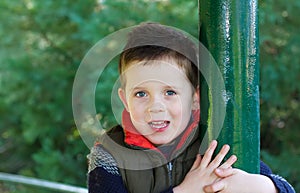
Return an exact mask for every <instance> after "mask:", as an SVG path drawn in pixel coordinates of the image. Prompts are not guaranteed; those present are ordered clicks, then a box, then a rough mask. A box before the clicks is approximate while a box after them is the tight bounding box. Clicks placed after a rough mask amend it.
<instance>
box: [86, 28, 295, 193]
mask: <svg viewBox="0 0 300 193" xmlns="http://www.w3.org/2000/svg"><path fill="white" fill-rule="evenodd" d="M160 45H164V46H160ZM196 56H197V53H196V49H195V48H194V45H193V43H192V42H191V41H190V40H189V39H188V38H186V37H185V36H184V35H183V34H182V33H181V32H178V31H176V30H174V29H172V28H169V27H166V26H162V25H159V24H155V23H145V24H141V25H140V26H138V27H136V28H135V29H134V30H133V31H132V32H131V34H130V36H129V40H128V42H127V45H126V46H125V48H124V51H123V52H122V54H121V56H120V62H119V71H120V81H121V87H120V88H119V90H118V93H119V97H120V99H121V101H122V102H123V104H124V107H125V110H124V111H123V114H122V126H116V127H114V128H112V129H111V130H110V131H108V132H107V133H106V134H105V135H104V136H102V138H101V139H100V142H99V143H97V144H96V145H95V147H94V148H93V149H92V151H91V154H90V155H89V159H90V164H89V174H88V175H89V177H88V184H89V192H92V193H93V192H106V193H107V192H117V193H125V192H130V193H141V192H143V193H147V192H149V193H150V192H154V193H159V192H175V193H180V192H223V193H226V192H230V193H240V192H251V193H255V192H264V193H268V192H270V193H276V192H282V193H283V192H293V189H292V187H291V186H290V185H289V184H288V183H287V182H286V181H285V180H284V179H282V178H279V177H277V176H275V175H273V174H272V173H271V171H270V170H269V169H268V167H267V166H266V165H264V164H263V163H262V164H261V175H256V174H249V173H246V172H244V171H241V170H239V169H233V168H231V165H232V164H233V163H234V162H235V161H236V156H234V155H233V156H231V157H230V158H229V159H228V160H227V161H225V162H224V163H223V164H221V162H222V160H223V159H224V157H225V155H226V154H227V153H228V151H229V146H228V145H224V146H223V148H222V149H221V150H220V152H219V153H218V154H217V156H216V157H215V158H214V159H213V158H212V155H213V153H214V150H215V148H216V146H217V142H216V141H212V142H211V144H210V146H209V148H208V149H207V151H206V152H205V154H204V156H203V157H202V158H201V156H200V155H199V154H198V152H199V148H200V140H199V138H200V136H199V135H200V134H199V127H198V123H199V119H200V111H199V109H200V105H199V85H198V84H199V83H198V68H197V66H196V64H197V57H196Z"/></svg>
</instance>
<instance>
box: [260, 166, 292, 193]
mask: <svg viewBox="0 0 300 193" xmlns="http://www.w3.org/2000/svg"><path fill="white" fill-rule="evenodd" d="M260 174H261V175H264V176H267V177H269V178H270V179H271V180H272V181H273V183H274V185H275V186H276V188H277V190H278V192H279V193H295V190H294V188H293V187H292V185H291V184H290V183H289V182H288V181H287V180H286V179H284V178H283V177H281V176H279V175H277V174H273V172H272V170H271V168H270V167H269V166H268V165H267V164H265V163H264V162H262V161H260Z"/></svg>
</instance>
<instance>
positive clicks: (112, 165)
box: [87, 144, 120, 175]
mask: <svg viewBox="0 0 300 193" xmlns="http://www.w3.org/2000/svg"><path fill="white" fill-rule="evenodd" d="M87 158H88V160H89V167H88V172H89V173H90V172H91V171H93V170H94V169H95V168H97V167H100V168H103V169H104V170H105V171H106V172H108V173H110V174H113V175H120V174H119V169H118V167H117V162H116V160H115V159H114V158H113V156H112V155H111V154H110V153H109V152H108V151H107V150H106V149H105V148H104V147H103V146H102V145H101V144H97V145H95V146H94V147H93V148H92V149H91V152H90V154H89V155H88V156H87Z"/></svg>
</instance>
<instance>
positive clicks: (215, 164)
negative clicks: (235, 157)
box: [209, 144, 230, 168]
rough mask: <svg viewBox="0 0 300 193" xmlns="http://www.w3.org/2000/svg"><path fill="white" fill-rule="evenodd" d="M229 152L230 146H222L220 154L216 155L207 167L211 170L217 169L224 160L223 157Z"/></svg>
mask: <svg viewBox="0 0 300 193" xmlns="http://www.w3.org/2000/svg"><path fill="white" fill-rule="evenodd" d="M229 150H230V146H229V145H227V144H226V145H223V147H222V149H221V150H220V152H219V153H218V154H217V156H216V157H215V159H214V160H213V161H212V162H211V163H210V164H209V167H211V168H217V167H219V166H220V164H221V162H222V160H223V159H224V157H225V156H226V154H227V153H228V152H229Z"/></svg>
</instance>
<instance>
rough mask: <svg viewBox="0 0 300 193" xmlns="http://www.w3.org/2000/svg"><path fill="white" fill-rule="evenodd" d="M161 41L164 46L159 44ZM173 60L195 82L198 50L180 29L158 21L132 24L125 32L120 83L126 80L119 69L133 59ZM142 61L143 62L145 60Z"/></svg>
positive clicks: (132, 61)
mask: <svg viewBox="0 0 300 193" xmlns="http://www.w3.org/2000/svg"><path fill="white" fill-rule="evenodd" d="M161 45H163V46H161ZM170 59H171V60H172V59H173V60H174V61H175V63H176V64H177V65H178V66H179V67H180V68H182V69H183V70H184V72H185V73H186V76H187V78H188V80H189V81H190V83H191V84H192V86H193V87H194V88H195V89H196V88H197V87H198V85H199V82H198V71H199V70H198V67H197V66H196V64H195V63H197V53H196V49H195V45H194V43H193V42H192V41H191V40H190V39H188V38H187V37H186V36H185V35H184V34H183V33H182V32H180V31H178V30H175V29H173V28H171V27H167V26H163V25H160V24H158V23H149V22H148V23H142V24H140V25H139V26H137V27H135V28H134V29H133V30H132V31H131V32H130V33H129V36H128V41H127V44H126V46H125V48H124V51H123V52H122V53H121V56H120V60H119V73H120V76H121V77H120V79H121V86H122V87H124V86H125V84H126V80H125V79H124V77H123V76H122V73H124V71H125V70H126V69H127V68H128V67H129V66H130V65H132V64H133V63H139V62H143V64H144V65H147V64H148V62H147V61H150V60H167V61H168V60H170ZM144 61H145V62H144Z"/></svg>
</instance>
